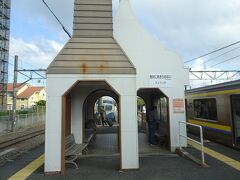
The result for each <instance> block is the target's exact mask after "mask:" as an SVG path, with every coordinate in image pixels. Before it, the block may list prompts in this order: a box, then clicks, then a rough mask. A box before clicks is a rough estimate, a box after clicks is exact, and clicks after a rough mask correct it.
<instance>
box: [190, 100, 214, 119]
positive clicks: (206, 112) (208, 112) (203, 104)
mask: <svg viewBox="0 0 240 180" xmlns="http://www.w3.org/2000/svg"><path fill="white" fill-rule="evenodd" d="M193 104H194V116H195V118H201V119H209V120H215V121H217V120H218V117H217V103H216V99H214V98H209V99H195V100H194V101H193Z"/></svg>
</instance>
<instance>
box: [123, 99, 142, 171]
mask: <svg viewBox="0 0 240 180" xmlns="http://www.w3.org/2000/svg"><path fill="white" fill-rule="evenodd" d="M120 98H121V101H120V102H121V153H122V157H121V158H122V169H138V168H139V154H138V127H137V104H136V102H137V100H136V96H133V95H130V96H127V95H124V96H121V97H120Z"/></svg>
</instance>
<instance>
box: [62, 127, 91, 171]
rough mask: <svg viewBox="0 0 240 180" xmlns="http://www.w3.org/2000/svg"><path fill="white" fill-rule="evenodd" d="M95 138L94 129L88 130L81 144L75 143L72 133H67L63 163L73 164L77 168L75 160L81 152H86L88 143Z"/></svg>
mask: <svg viewBox="0 0 240 180" xmlns="http://www.w3.org/2000/svg"><path fill="white" fill-rule="evenodd" d="M93 139H95V131H88V137H87V138H86V142H84V143H82V144H76V142H75V139H74V136H73V134H71V135H69V136H67V137H66V139H65V163H70V164H73V165H74V166H75V167H76V169H78V165H77V163H75V162H74V161H75V160H77V159H78V158H79V157H80V156H82V154H83V153H85V154H88V145H89V143H90V142H91V141H92V140H93Z"/></svg>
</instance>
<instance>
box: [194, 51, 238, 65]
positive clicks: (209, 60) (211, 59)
mask: <svg viewBox="0 0 240 180" xmlns="http://www.w3.org/2000/svg"><path fill="white" fill-rule="evenodd" d="M239 48H240V46H238V47H236V48H233V49H231V50H229V51H226V52H224V53H222V54H220V55H218V56H216V57H213V58H210V59H208V60H207V61H205V62H203V63H200V64H196V65H195V66H192V67H191V68H195V67H197V66H202V65H205V64H207V63H209V62H211V61H213V60H215V59H217V58H219V57H221V56H223V55H226V54H228V53H230V52H232V51H235V50H237V49H239Z"/></svg>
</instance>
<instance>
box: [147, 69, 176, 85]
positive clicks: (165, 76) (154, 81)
mask: <svg viewBox="0 0 240 180" xmlns="http://www.w3.org/2000/svg"><path fill="white" fill-rule="evenodd" d="M173 84H174V83H173V75H172V74H170V73H150V75H149V85H150V87H165V88H167V87H173Z"/></svg>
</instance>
